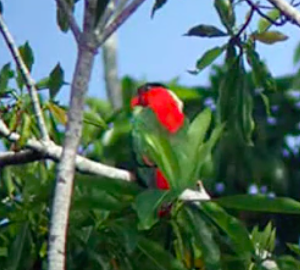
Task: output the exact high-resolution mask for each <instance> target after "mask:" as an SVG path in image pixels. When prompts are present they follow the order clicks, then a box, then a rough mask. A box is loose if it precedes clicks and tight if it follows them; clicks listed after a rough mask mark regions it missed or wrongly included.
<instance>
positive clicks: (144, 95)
mask: <svg viewBox="0 0 300 270" xmlns="http://www.w3.org/2000/svg"><path fill="white" fill-rule="evenodd" d="M134 106H142V107H148V108H150V109H152V110H153V112H154V113H155V115H156V117H157V119H158V121H159V122H160V123H161V125H162V126H163V127H165V128H166V129H167V130H168V131H169V132H170V133H175V132H177V131H178V129H179V128H180V127H182V125H183V124H184V114H183V112H182V107H183V105H182V102H181V101H180V100H179V99H178V98H177V96H176V95H175V94H174V93H172V92H171V91H170V90H168V89H167V88H166V87H165V86H164V85H162V84H159V83H147V84H145V85H142V86H141V87H139V88H138V95H137V96H136V97H134V98H133V99H132V100H131V107H134Z"/></svg>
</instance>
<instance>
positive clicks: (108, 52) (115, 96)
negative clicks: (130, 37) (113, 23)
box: [102, 33, 123, 110]
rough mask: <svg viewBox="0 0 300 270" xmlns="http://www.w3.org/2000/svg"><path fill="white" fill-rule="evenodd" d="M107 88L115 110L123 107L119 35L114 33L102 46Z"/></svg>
mask: <svg viewBox="0 0 300 270" xmlns="http://www.w3.org/2000/svg"><path fill="white" fill-rule="evenodd" d="M102 58H103V67H104V78H105V87H106V93H107V96H108V99H109V101H110V103H111V105H112V107H113V108H114V109H115V110H118V109H120V108H121V107H122V101H123V100H122V92H121V85H120V81H119V78H118V64H117V35H116V33H114V34H113V35H111V36H110V38H109V39H108V40H107V41H106V42H105V43H104V44H103V46H102Z"/></svg>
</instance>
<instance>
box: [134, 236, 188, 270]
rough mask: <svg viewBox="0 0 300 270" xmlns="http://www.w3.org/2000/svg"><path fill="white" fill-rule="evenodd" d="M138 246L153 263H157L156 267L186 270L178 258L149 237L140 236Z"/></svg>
mask: <svg viewBox="0 0 300 270" xmlns="http://www.w3.org/2000/svg"><path fill="white" fill-rule="evenodd" d="M138 248H139V250H140V251H141V252H142V253H144V254H145V256H146V257H147V258H148V259H149V260H150V261H151V262H152V263H154V264H155V265H156V267H157V268H156V269H159V270H186V268H185V267H184V266H183V265H182V263H181V262H179V261H178V260H176V259H175V258H174V257H173V256H172V255H171V254H170V253H169V252H167V251H166V250H165V249H164V248H163V247H162V246H160V245H159V244H158V243H156V242H154V241H151V240H150V239H148V238H144V237H140V238H139V241H138ZM145 263H147V262H145Z"/></svg>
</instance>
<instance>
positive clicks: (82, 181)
mask: <svg viewBox="0 0 300 270" xmlns="http://www.w3.org/2000/svg"><path fill="white" fill-rule="evenodd" d="M75 179H76V181H75V185H78V186H83V187H90V188H92V189H93V190H94V189H97V190H99V191H105V192H107V193H110V194H113V195H115V196H117V195H121V196H122V195H123V196H127V195H130V196H136V195H137V194H138V193H139V191H140V190H139V187H138V186H137V185H136V184H135V183H133V182H129V181H124V180H118V179H111V178H103V177H99V176H94V175H85V174H76V176H75Z"/></svg>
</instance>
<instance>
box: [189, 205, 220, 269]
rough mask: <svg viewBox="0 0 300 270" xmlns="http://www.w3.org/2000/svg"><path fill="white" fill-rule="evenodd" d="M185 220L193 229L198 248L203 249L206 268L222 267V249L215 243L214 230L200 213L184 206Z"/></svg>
mask: <svg viewBox="0 0 300 270" xmlns="http://www.w3.org/2000/svg"><path fill="white" fill-rule="evenodd" d="M184 211H185V215H184V216H185V221H186V222H187V224H188V226H189V228H190V229H191V232H192V235H193V237H195V240H196V241H195V242H196V244H197V246H198V248H200V249H201V251H202V258H203V260H204V263H205V269H207V270H218V269H221V262H220V249H219V247H218V245H217V244H216V243H215V240H214V238H213V234H212V230H211V229H210V228H209V227H208V226H207V224H206V223H205V222H204V220H203V219H202V218H201V217H200V214H199V213H197V212H196V211H192V209H190V208H184Z"/></svg>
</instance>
